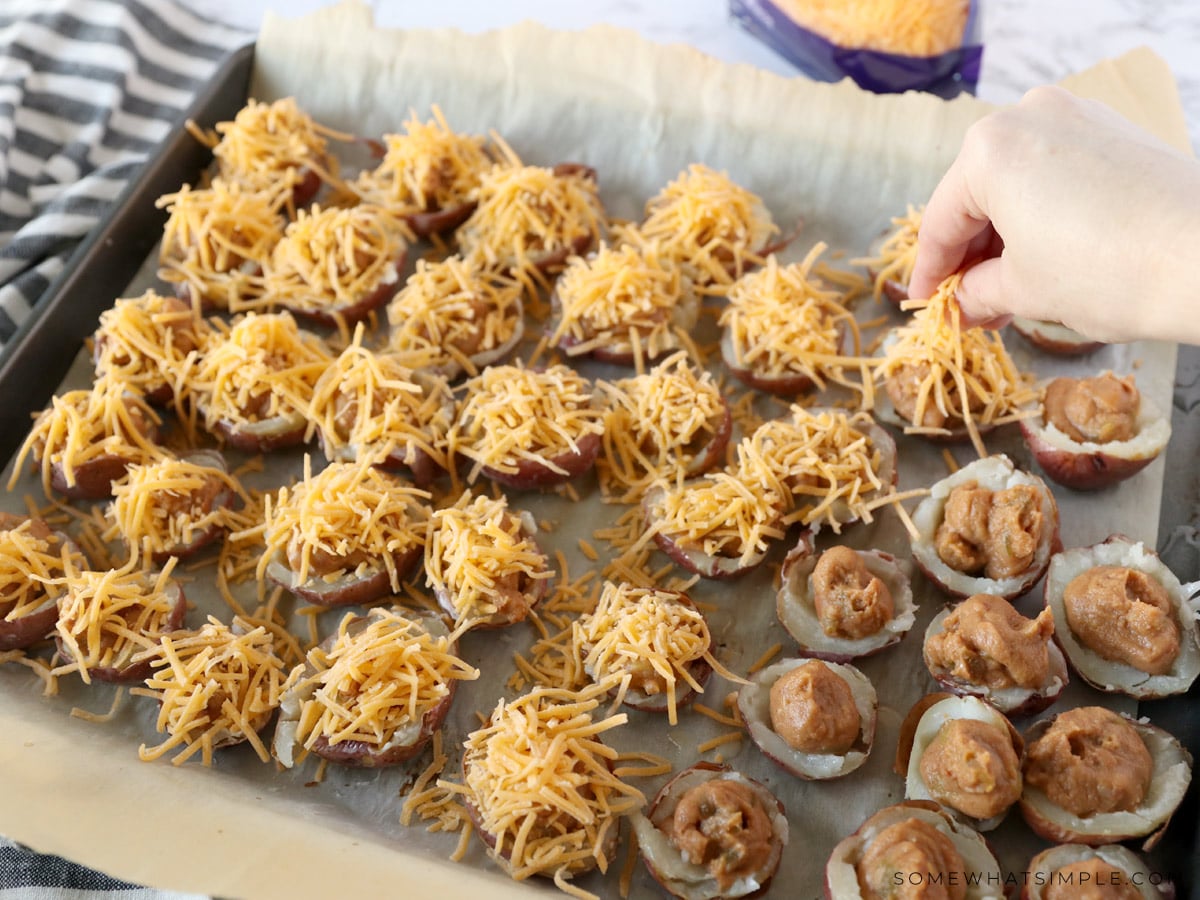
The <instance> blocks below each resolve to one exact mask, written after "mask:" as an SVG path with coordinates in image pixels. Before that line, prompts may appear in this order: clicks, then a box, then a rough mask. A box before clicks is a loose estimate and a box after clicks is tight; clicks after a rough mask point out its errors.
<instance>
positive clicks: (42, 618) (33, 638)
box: [0, 600, 58, 651]
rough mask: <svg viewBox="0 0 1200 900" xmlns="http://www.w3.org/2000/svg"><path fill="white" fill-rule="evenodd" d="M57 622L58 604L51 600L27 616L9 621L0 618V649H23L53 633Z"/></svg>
mask: <svg viewBox="0 0 1200 900" xmlns="http://www.w3.org/2000/svg"><path fill="white" fill-rule="evenodd" d="M56 624H58V604H57V603H55V602H54V601H53V600H47V601H46V603H45V604H44V605H43V606H42V607H40V608H39V609H37V610H35V611H34V612H32V613H30V614H29V615H27V616H21V617H20V618H19V619H13V620H12V621H11V622H9V621H5V620H4V619H2V618H0V651H5V650H24V649H25V648H26V647H28V646H30V645H32V644H36V643H37V642H38V641H40V640H42V638H47V637H49V636H50V635H51V634H53V633H54V626H55V625H56Z"/></svg>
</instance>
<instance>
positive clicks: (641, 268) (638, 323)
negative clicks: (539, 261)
mask: <svg viewBox="0 0 1200 900" xmlns="http://www.w3.org/2000/svg"><path fill="white" fill-rule="evenodd" d="M552 305H553V306H554V309H555V321H554V323H553V325H552V329H551V332H550V341H551V342H552V343H554V344H555V345H556V346H558V347H560V348H562V350H563V351H564V352H566V354H567V356H570V357H576V356H585V355H590V356H593V357H595V358H596V359H599V360H602V361H604V362H613V363H618V364H623V365H630V364H633V365H637V366H638V370H639V371H641V366H642V365H643V363H645V362H647V361H650V362H653V361H654V360H657V359H660V358H662V357H663V356H664V355H666V354H667V353H670V352H671V351H673V350H677V349H679V347H681V346H686V345H687V344H689V343H690V339H689V338H688V337H687V334H688V333H689V332H690V331H691V330H692V329H693V328H694V327H695V325H696V320H697V318H698V316H699V314H700V300H699V297H697V295H696V294H695V293H693V291H692V286H691V282H690V281H689V280H688V279H686V278H684V277H682V276H681V275H680V270H679V269H678V268H677V267H676V266H674V265H673V264H672V261H671V260H670V259H669V258H666V257H664V256H663V255H662V254H660V253H659V248H658V245H657V244H655V243H653V242H652V243H648V244H646V246H644V247H642V248H638V247H634V246H632V245H628V244H627V245H624V246H619V247H611V248H610V247H609V246H608V245H606V244H601V245H600V249H599V250H597V251H596V252H595V253H593V254H591V255H589V256H587V257H576V258H574V259H573V260H571V262H570V263H568V265H567V267H566V268H565V269H564V270H563V272H562V275H561V276H559V279H558V281H557V282H555V286H554V296H553V298H552Z"/></svg>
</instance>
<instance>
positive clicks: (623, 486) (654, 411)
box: [597, 351, 729, 503]
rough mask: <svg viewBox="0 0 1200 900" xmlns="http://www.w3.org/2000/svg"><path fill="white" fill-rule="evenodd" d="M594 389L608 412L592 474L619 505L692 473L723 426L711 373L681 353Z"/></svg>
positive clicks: (722, 409)
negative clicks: (600, 393)
mask: <svg viewBox="0 0 1200 900" xmlns="http://www.w3.org/2000/svg"><path fill="white" fill-rule="evenodd" d="M599 387H600V389H601V390H602V391H603V392H604V395H605V397H606V399H607V400H608V409H607V412H606V413H605V420H604V439H603V450H604V452H603V454H602V456H601V458H600V460H599V461H598V463H597V470H598V472H599V475H600V485H601V487H602V488H603V490H604V492H605V494H606V495H607V496H608V497H609V498H611V499H615V500H617V501H619V502H622V503H631V502H637V501H638V500H640V499H641V496H642V494H643V493H644V492H645V491H646V489H647V488H648V487H649V486H650V485H651V484H654V483H655V482H657V481H663V482H674V481H676V480H677V479H678V478H679V477H681V476H686V475H689V474H698V472H699V470H700V468H701V467H702V466H703V465H704V464H705V463H706V461H707V458H708V455H709V453H710V451H711V449H712V447H713V444H714V443H715V442H717V441H718V440H719V439H720V437H721V436H722V435H724V434H726V429H727V428H728V425H729V423H728V417H729V411H728V408H727V407H726V405H725V402H724V400H723V399H722V397H721V389H720V388H719V387H718V385H717V383H716V381H715V380H714V379H713V377H712V374H711V373H710V372H708V371H706V370H703V369H698V368H696V367H695V366H693V365H692V364H691V363H690V362H689V360H688V358H687V354H686V353H684V352H682V351H681V352H679V353H676V354H674V355H673V356H671V357H669V358H668V359H665V360H663V361H662V362H661V363H659V364H658V365H657V366H655V367H654V368H653V369H652V370H650V371H649V372H648V373H646V374H645V375H638V376H636V377H634V378H626V379H622V380H620V381H617V382H612V383H609V382H603V381H602V382H599ZM716 461H717V460H713V462H716Z"/></svg>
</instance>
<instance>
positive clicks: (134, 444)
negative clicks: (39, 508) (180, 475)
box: [8, 378, 166, 499]
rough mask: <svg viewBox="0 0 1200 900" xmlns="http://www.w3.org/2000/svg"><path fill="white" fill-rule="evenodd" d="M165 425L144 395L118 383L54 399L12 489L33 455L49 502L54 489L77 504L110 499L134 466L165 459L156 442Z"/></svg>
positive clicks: (29, 441) (19, 462) (25, 447)
mask: <svg viewBox="0 0 1200 900" xmlns="http://www.w3.org/2000/svg"><path fill="white" fill-rule="evenodd" d="M161 423H162V420H161V419H160V418H159V416H158V414H157V413H156V412H155V411H154V410H152V409H151V408H150V407H149V406H148V405H147V404H146V401H145V400H144V399H143V398H142V395H141V394H139V393H137V392H136V391H133V390H131V389H129V388H128V387H126V385H125V384H124V383H122V382H120V381H117V380H115V379H113V378H101V379H99V380H97V381H96V382H95V384H93V385H92V388H91V390H77V391H67V392H66V393H65V394H62V395H59V396H55V397H52V398H50V406H49V407H48V408H47V409H45V410H43V411H42V413H41V414H40V415H39V416H38V417H37V418H36V419H35V420H34V423H33V428H32V429H31V430H30V432H29V434H28V435H27V436H26V437H25V443H24V444H22V445H21V450H20V452H19V453H18V454H17V459H16V462H15V463H14V464H13V471H12V477H11V478H10V479H9V484H8V486H9V489H10V490H11V489H12V487H13V485H14V484H15V483H16V480H17V478H18V476H19V474H20V471H21V467H22V466H23V465H24V462H25V458H26V457H27V456H29V455H30V454H32V455H33V458H34V460H35V461H36V462H37V463H38V465H39V466H40V468H41V475H42V487H43V489H44V490H45V492H46V496H47V497H49V496H50V495H51V489H53V490H55V491H58V492H59V493H61V494H64V495H66V496H67V497H71V498H73V499H99V498H102V497H107V496H109V495H110V494H111V493H112V483H113V482H114V481H116V480H117V479H118V478H120V477H121V476H122V475H124V474H125V470H126V469H127V468H128V467H129V466H131V465H134V464H135V463H147V462H153V461H154V460H157V459H161V458H162V456H163V455H164V454H165V452H166V451H164V450H163V449H162V448H161V447H159V446H158V445H157V444H156V443H155V439H156V438H157V437H158V426H159V425H160V424H161Z"/></svg>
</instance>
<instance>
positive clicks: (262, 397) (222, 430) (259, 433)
mask: <svg viewBox="0 0 1200 900" xmlns="http://www.w3.org/2000/svg"><path fill="white" fill-rule="evenodd" d="M331 360H332V354H331V353H330V350H329V348H328V346H327V345H326V344H325V342H324V341H323V340H321V338H319V337H318V336H317V335H315V334H312V333H311V332H308V331H302V330H301V329H300V328H299V327H298V326H297V325H296V320H295V319H293V318H292V316H291V314H290V313H261V314H260V313H247V314H246V315H245V316H243V317H241V318H239V319H236V320H234V322H233V324H232V325H231V326H230V327H229V330H228V331H227V332H226V333H225V334H224V335H223V336H222V337H221V338H218V339H215V340H213V342H212V343H211V345H210V346H209V350H208V352H207V353H205V355H204V359H203V362H202V363H201V365H200V366H198V367H197V369H196V375H195V377H196V382H195V385H194V389H195V395H196V405H197V406H198V407H199V409H200V414H201V417H202V420H203V423H204V426H205V428H207V429H208V430H209V431H210V432H214V433H216V434H219V435H220V436H221V437H223V438H224V439H225V440H226V441H227V442H228V443H229V444H231V445H232V446H234V447H236V448H237V449H239V450H245V451H247V452H266V451H268V450H275V449H278V448H280V447H289V446H293V445H295V444H298V443H301V442H303V441H304V439H305V433H306V431H307V429H308V419H307V418H306V415H305V414H306V411H307V410H308V407H309V404H311V403H312V398H313V391H314V389H315V387H316V384H317V381H318V380H319V379H320V377H321V375H322V374H324V372H325V370H326V368H328V366H329V363H330V362H331Z"/></svg>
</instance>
